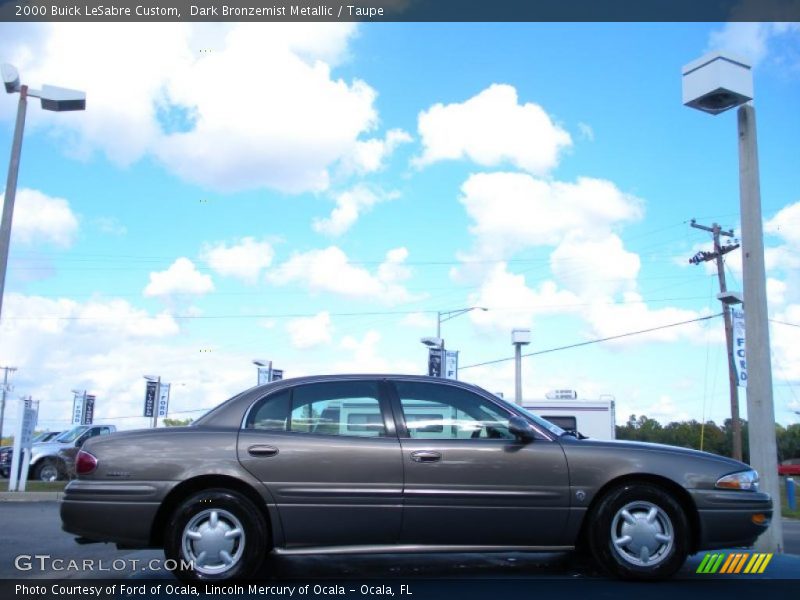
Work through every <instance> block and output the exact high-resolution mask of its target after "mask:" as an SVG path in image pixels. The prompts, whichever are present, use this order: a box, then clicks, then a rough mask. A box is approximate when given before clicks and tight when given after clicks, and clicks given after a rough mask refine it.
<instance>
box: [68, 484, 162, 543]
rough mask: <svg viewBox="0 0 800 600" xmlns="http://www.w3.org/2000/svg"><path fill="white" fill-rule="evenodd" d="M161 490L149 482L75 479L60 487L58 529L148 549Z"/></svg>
mask: <svg viewBox="0 0 800 600" xmlns="http://www.w3.org/2000/svg"><path fill="white" fill-rule="evenodd" d="M163 497H164V490H161V489H159V487H157V486H155V485H152V484H150V483H136V482H125V483H117V482H111V483H109V482H107V481H103V482H94V481H83V480H75V481H71V482H70V483H69V484H67V487H66V488H64V496H63V499H62V501H61V528H62V529H63V530H64V531H66V532H68V533H72V534H75V535H77V536H80V537H84V538H87V539H89V540H94V541H98V542H113V543H116V544H120V545H122V546H126V547H131V548H147V547H149V546H150V532H151V531H152V527H153V522H154V520H155V517H156V514H157V513H158V509H159V507H160V506H161V499H162V498H163Z"/></svg>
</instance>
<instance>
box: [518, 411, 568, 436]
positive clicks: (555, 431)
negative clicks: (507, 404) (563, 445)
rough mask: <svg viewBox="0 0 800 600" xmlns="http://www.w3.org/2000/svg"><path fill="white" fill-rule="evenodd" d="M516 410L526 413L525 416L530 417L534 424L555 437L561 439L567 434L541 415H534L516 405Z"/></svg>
mask: <svg viewBox="0 0 800 600" xmlns="http://www.w3.org/2000/svg"><path fill="white" fill-rule="evenodd" d="M514 408H516V409H517V410H518V411H520V412H523V413H525V415H526V416H527V417H529V418H530V419H531V420H533V422H534V423H536V424H537V425H539V427H542V428H544V429H546V430H547V431H549V432H550V433H552V434H553V435H557V436H559V437H561V436H562V435H564V434H565V433H566V431H565V430H563V429H561V427H559V426H558V425H554V424H553V423H551V422H550V421H548V420H546V419H543V418H542V417H540V416H539V415H535V414H533V413H532V412H531V411H529V410H527V409H525V408H522V407H521V406H516V405H514Z"/></svg>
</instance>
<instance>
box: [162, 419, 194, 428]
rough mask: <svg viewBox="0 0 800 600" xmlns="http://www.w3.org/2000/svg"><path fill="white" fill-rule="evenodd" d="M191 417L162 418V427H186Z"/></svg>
mask: <svg viewBox="0 0 800 600" xmlns="http://www.w3.org/2000/svg"><path fill="white" fill-rule="evenodd" d="M191 422H192V419H169V418H166V419H164V421H163V423H164V427H186V426H187V425H188V424H189V423H191Z"/></svg>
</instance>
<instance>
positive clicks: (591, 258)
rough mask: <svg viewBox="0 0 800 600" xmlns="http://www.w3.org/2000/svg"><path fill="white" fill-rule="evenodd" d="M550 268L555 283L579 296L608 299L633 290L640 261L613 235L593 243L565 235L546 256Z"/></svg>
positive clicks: (636, 255)
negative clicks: (548, 257)
mask: <svg viewBox="0 0 800 600" xmlns="http://www.w3.org/2000/svg"><path fill="white" fill-rule="evenodd" d="M550 267H551V269H552V271H553V275H555V277H556V280H557V281H558V283H559V284H560V285H561V286H562V287H564V288H566V289H568V290H570V291H572V292H575V293H576V294H578V295H579V296H582V297H584V298H597V297H611V296H614V295H615V294H617V293H618V292H626V291H635V289H636V278H637V277H638V275H639V267H640V260H639V255H638V254H634V253H632V252H628V251H627V250H625V248H624V247H623V244H622V240H621V239H620V238H619V236H617V235H615V234H611V235H608V236H607V237H605V238H602V239H595V240H585V239H581V238H580V237H578V236H575V235H568V236H567V237H566V239H565V240H564V241H563V242H561V244H559V246H558V247H557V248H556V249H555V250H554V251H553V253H552V254H551V255H550Z"/></svg>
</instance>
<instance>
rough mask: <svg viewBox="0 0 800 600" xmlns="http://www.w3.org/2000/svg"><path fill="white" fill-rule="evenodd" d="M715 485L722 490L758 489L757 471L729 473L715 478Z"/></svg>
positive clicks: (755, 490)
mask: <svg viewBox="0 0 800 600" xmlns="http://www.w3.org/2000/svg"><path fill="white" fill-rule="evenodd" d="M717 487H718V488H722V489H724V490H752V491H754V492H757V491H758V473H756V472H755V471H753V470H750V471H742V472H741V473H731V474H730V475H725V477H720V478H719V479H718V480H717Z"/></svg>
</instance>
